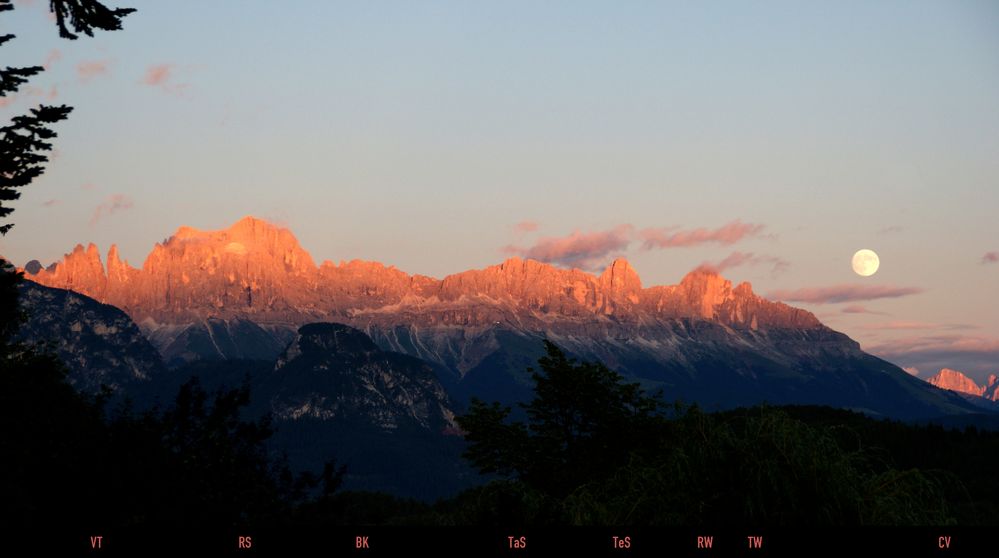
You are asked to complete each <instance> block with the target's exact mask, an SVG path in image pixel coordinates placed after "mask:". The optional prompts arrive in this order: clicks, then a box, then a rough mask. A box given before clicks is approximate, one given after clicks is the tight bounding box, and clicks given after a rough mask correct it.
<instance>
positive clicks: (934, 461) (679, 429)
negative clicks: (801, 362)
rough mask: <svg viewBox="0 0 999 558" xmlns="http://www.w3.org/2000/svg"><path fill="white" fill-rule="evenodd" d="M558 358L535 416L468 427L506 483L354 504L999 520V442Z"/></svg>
mask: <svg viewBox="0 0 999 558" xmlns="http://www.w3.org/2000/svg"><path fill="white" fill-rule="evenodd" d="M547 350H548V355H547V356H546V357H545V358H543V359H541V361H540V364H541V370H540V371H535V372H534V380H535V383H536V391H535V393H536V396H535V399H534V400H533V401H532V402H531V403H529V404H527V405H525V406H524V411H526V416H527V417H528V418H527V420H526V421H525V422H517V421H512V420H511V419H510V416H511V414H512V413H511V411H512V410H511V409H509V408H503V407H501V406H499V405H497V404H492V405H487V404H485V403H482V402H475V403H473V405H472V407H471V409H470V412H469V413H468V414H466V415H465V416H464V417H461V418H460V423H461V425H462V427H463V428H464V429H465V430H466V431H467V436H466V439H467V440H468V442H469V449H468V452H467V454H466V456H467V457H468V458H469V459H470V460H471V461H472V462H473V463H474V464H475V465H476V466H477V467H478V468H479V469H480V470H481V471H482V472H484V473H489V474H492V475H494V476H495V478H496V480H494V481H493V482H491V483H489V484H486V485H484V486H481V487H478V488H474V489H471V490H468V491H465V492H463V493H462V494H459V495H458V496H457V497H455V498H453V499H450V500H447V501H443V502H439V503H437V504H435V505H432V506H431V505H427V506H423V509H422V510H415V509H414V505H413V503H412V502H400V503H399V505H400V507H399V509H398V513H397V514H393V513H392V509H391V502H387V501H385V500H384V499H380V500H379V499H372V500H370V501H371V502H376V504H375V505H374V506H372V508H369V509H364V507H363V503H364V502H365V501H366V500H364V499H362V498H359V497H357V496H351V497H350V500H349V501H350V502H351V504H352V505H351V507H350V509H352V510H353V512H354V513H356V514H357V516H358V517H363V518H365V519H366V520H367V521H371V520H375V519H377V520H378V521H381V522H386V523H401V524H406V523H418V524H438V525H720V526H726V525H733V526H744V525H781V526H794V525H802V526H807V525H816V526H840V525H843V526H857V525H954V524H960V525H999V506H997V502H999V478H997V473H999V470H997V469H996V468H995V465H996V464H997V463H999V432H994V431H983V430H978V429H976V428H965V429H964V430H956V429H945V428H943V427H940V426H934V425H923V426H918V425H911V424H905V423H901V422H896V421H890V420H877V419H873V418H870V417H867V416H864V415H861V414H857V413H852V412H849V411H844V410H839V409H832V408H828V407H767V406H761V407H754V408H749V409H738V410H733V411H728V412H723V413H705V412H703V411H701V410H700V409H698V408H697V407H696V406H684V405H680V404H675V405H672V406H669V407H666V406H664V405H663V404H662V403H661V399H660V398H657V397H652V396H647V395H645V394H643V393H642V392H641V390H640V389H639V388H638V386H637V385H634V384H625V383H623V382H622V379H621V377H620V376H618V375H617V374H616V373H614V372H612V371H610V370H608V369H607V368H606V367H604V366H603V365H601V364H599V363H585V362H584V363H578V362H575V361H572V360H570V359H568V358H567V357H566V356H565V355H564V354H563V353H562V352H561V351H560V350H559V349H558V348H557V347H555V346H554V345H551V344H549V345H548V346H547ZM347 501H348V500H347V496H346V495H342V496H340V497H334V498H333V500H332V504H333V505H334V506H335V505H336V503H337V502H342V503H343V504H344V505H343V506H342V507H341V508H340V509H341V511H342V510H345V509H348V506H347V505H346V502H347ZM338 519H339V520H342V521H350V517H348V515H347V514H343V513H341V515H340V517H339V518H338Z"/></svg>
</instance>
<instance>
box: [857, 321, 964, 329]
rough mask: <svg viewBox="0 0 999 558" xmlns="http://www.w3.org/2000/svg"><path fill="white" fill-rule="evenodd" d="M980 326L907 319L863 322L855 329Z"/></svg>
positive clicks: (961, 327)
mask: <svg viewBox="0 0 999 558" xmlns="http://www.w3.org/2000/svg"><path fill="white" fill-rule="evenodd" d="M979 328H980V326H976V325H971V324H937V323H931V322H918V321H907V320H892V321H889V322H878V323H873V324H864V325H862V326H858V327H857V329H863V330H866V331H883V330H900V329H901V330H905V329H935V330H952V331H953V330H965V329H979Z"/></svg>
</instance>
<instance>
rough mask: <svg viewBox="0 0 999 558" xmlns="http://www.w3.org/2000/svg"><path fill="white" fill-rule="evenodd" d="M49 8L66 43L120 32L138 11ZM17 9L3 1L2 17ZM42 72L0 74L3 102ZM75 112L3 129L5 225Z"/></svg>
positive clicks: (92, 4) (0, 211) (38, 115)
mask: <svg viewBox="0 0 999 558" xmlns="http://www.w3.org/2000/svg"><path fill="white" fill-rule="evenodd" d="M50 8H51V10H52V13H53V14H55V18H56V25H57V26H58V27H59V35H60V36H62V37H64V38H67V39H76V38H77V37H78V35H77V34H76V33H84V34H86V35H88V36H93V34H94V29H101V30H105V31H114V30H118V29H121V18H123V17H125V16H126V15H128V14H130V13H132V12H134V11H135V10H133V9H130V8H108V7H106V6H104V5H103V4H101V3H100V2H97V1H96V0H52V1H51V2H50ZM13 9H14V5H13V4H12V3H11V1H10V0H0V13H2V12H6V11H10V10H13ZM71 29H72V31H71ZM13 38H14V35H10V34H7V35H2V36H0V45H3V44H4V43H6V42H7V41H10V40H11V39H13ZM43 70H44V68H42V67H41V66H28V67H22V68H11V67H7V68H5V69H0V97H6V96H8V95H10V94H13V93H16V92H17V90H18V89H19V88H20V87H21V86H22V85H24V84H25V83H27V81H28V78H30V77H31V76H34V75H36V74H38V73H39V72H41V71H43ZM72 110H73V109H72V108H71V107H68V106H66V105H61V106H49V105H40V106H39V107H38V108H33V109H31V110H30V112H29V114H26V115H22V116H17V117H14V118H13V119H12V121H11V123H10V124H9V125H7V126H4V127H2V128H0V219H6V218H7V217H8V216H9V215H10V214H11V212H12V211H13V210H14V209H13V208H12V207H10V203H11V202H13V201H15V200H17V199H18V198H19V197H20V196H21V193H20V192H19V189H20V188H23V187H25V186H27V185H28V184H30V183H31V182H32V181H33V180H34V179H36V178H38V177H39V176H40V175H41V174H42V173H43V172H44V170H45V163H47V162H48V160H49V158H48V155H46V152H48V151H51V150H52V144H51V143H50V140H52V139H53V138H55V137H56V133H55V132H54V131H53V130H52V129H51V126H52V125H53V124H55V123H57V122H59V121H60V120H65V119H66V118H67V117H68V116H69V113H70V112H72ZM11 227H13V224H11V223H4V224H2V225H0V234H4V235H5V234H7V232H8V231H10V229H11Z"/></svg>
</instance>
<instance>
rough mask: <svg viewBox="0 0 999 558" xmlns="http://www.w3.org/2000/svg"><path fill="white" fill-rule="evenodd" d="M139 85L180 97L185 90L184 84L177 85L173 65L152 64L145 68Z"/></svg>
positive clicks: (185, 85)
mask: <svg viewBox="0 0 999 558" xmlns="http://www.w3.org/2000/svg"><path fill="white" fill-rule="evenodd" d="M141 83H143V84H144V85H148V86H150V87H156V88H159V89H162V90H163V91H166V92H167V93H173V94H177V95H180V94H181V93H183V92H184V90H185V89H186V88H187V84H186V83H177V81H176V66H174V65H173V64H154V65H152V66H149V67H148V68H146V73H145V74H144V75H143V76H142V80H141Z"/></svg>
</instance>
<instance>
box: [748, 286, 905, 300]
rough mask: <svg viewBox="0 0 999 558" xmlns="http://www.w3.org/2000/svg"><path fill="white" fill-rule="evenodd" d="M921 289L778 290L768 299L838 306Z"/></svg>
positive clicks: (843, 287) (849, 287)
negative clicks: (838, 304) (843, 303)
mask: <svg viewBox="0 0 999 558" xmlns="http://www.w3.org/2000/svg"><path fill="white" fill-rule="evenodd" d="M921 292H923V289H921V288H919V287H896V286H892V285H834V286H832V287H811V288H804V289H796V290H777V291H773V292H771V293H769V294H768V295H767V298H769V299H771V300H781V301H784V302H810V303H812V304H837V303H840V302H859V301H862V300H875V299H879V298H899V297H903V296H908V295H914V294H919V293H921Z"/></svg>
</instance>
